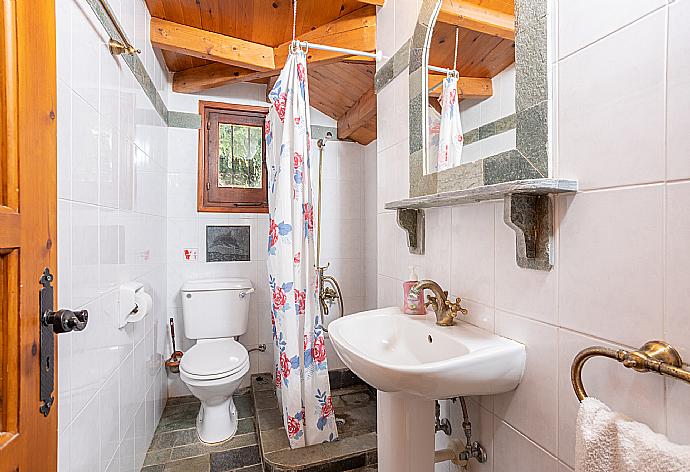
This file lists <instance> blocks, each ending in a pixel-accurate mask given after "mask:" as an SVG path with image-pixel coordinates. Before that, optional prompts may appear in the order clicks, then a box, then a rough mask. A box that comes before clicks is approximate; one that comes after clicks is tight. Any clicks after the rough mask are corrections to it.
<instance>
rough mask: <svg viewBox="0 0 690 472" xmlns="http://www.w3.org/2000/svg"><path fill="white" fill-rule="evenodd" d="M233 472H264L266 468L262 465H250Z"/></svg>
mask: <svg viewBox="0 0 690 472" xmlns="http://www.w3.org/2000/svg"><path fill="white" fill-rule="evenodd" d="M232 472H264V466H263V465H261V464H255V465H250V466H249V467H242V468H241V469H235V470H233V471H232Z"/></svg>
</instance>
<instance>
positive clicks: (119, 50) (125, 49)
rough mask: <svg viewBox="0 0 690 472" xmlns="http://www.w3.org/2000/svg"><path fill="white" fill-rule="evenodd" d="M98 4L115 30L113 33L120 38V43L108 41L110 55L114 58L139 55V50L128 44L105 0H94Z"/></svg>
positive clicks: (112, 40) (113, 39) (113, 40)
mask: <svg viewBox="0 0 690 472" xmlns="http://www.w3.org/2000/svg"><path fill="white" fill-rule="evenodd" d="M96 1H98V3H99V4H100V5H101V7H102V8H103V12H105V14H106V15H107V16H108V18H109V19H110V22H111V23H112V24H113V27H114V28H115V31H117V34H118V35H119V36H120V39H121V40H122V41H119V40H117V39H115V38H113V37H111V38H110V41H108V47H109V48H110V53H111V54H112V55H114V56H117V55H120V54H129V55H130V56H131V55H134V54H141V50H139V49H137V48H135V47H134V46H132V43H130V42H129V39H127V35H125V31H124V30H123V29H122V26H121V25H120V22H119V21H117V18H116V17H115V13H113V10H111V9H110V5H108V1H107V0H96Z"/></svg>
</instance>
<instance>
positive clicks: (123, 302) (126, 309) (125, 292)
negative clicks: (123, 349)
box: [118, 282, 151, 328]
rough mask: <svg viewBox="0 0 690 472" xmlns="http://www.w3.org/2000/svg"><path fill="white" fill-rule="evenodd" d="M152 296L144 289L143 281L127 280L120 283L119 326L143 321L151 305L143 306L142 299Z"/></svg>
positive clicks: (122, 326) (149, 298)
mask: <svg viewBox="0 0 690 472" xmlns="http://www.w3.org/2000/svg"><path fill="white" fill-rule="evenodd" d="M142 298H144V300H146V299H148V300H149V304H150V300H151V297H150V295H149V294H148V293H146V292H145V291H144V284H143V283H141V282H127V283H125V284H122V285H120V293H119V298H118V326H119V327H120V328H124V327H125V326H126V325H127V324H128V323H136V322H137V321H141V320H142V319H143V318H144V317H145V316H146V315H147V313H148V311H149V310H150V309H151V307H150V306H141V299H142Z"/></svg>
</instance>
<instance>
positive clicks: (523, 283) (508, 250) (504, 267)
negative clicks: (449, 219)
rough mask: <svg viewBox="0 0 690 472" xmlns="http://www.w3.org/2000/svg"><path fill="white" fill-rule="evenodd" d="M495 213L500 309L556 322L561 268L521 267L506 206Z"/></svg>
mask: <svg viewBox="0 0 690 472" xmlns="http://www.w3.org/2000/svg"><path fill="white" fill-rule="evenodd" d="M495 210H496V213H495V218H496V219H495V223H494V224H495V228H496V236H495V237H496V256H495V257H496V259H495V261H496V262H495V263H496V271H495V273H496V288H495V297H496V308H498V309H501V310H504V311H508V312H511V313H517V314H520V315H524V316H527V317H530V318H534V319H536V320H540V321H545V322H550V323H553V322H555V321H556V318H557V312H556V298H557V290H556V284H557V272H558V270H559V267H558V265H557V266H556V267H554V268H553V269H552V270H550V271H540V270H529V269H522V268H520V267H518V266H517V262H516V261H515V232H514V231H513V230H512V229H511V228H509V227H508V225H506V224H505V222H504V220H503V203H497V204H496V206H495ZM526 294H529V295H526Z"/></svg>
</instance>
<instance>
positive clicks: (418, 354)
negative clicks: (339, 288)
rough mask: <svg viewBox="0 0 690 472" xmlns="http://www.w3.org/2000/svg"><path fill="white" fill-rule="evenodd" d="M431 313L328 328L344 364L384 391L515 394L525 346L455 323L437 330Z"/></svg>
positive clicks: (366, 315) (382, 314) (364, 318)
mask: <svg viewBox="0 0 690 472" xmlns="http://www.w3.org/2000/svg"><path fill="white" fill-rule="evenodd" d="M435 321H436V318H435V317H434V316H433V314H429V315H426V316H409V315H405V314H403V313H402V311H401V310H400V308H397V307H391V308H381V309H378V310H371V311H364V312H361V313H357V314H353V315H348V316H344V317H342V318H339V319H337V320H335V321H333V322H332V323H330V325H329V327H328V332H329V335H330V338H331V341H332V342H333V346H334V348H335V350H336V351H337V353H338V354H339V355H340V357H341V359H342V360H343V362H344V363H345V364H347V366H348V367H349V368H350V369H351V370H352V371H353V372H354V373H356V374H357V375H359V376H360V377H361V378H362V379H363V380H365V381H366V382H367V383H369V384H370V385H372V386H374V387H376V388H377V389H378V390H381V391H383V392H405V393H408V394H413V395H417V396H420V397H423V398H429V399H443V398H450V397H458V396H468V395H493V394H496V393H503V392H507V391H510V390H513V389H514V388H515V387H517V386H518V384H519V383H520V379H521V378H522V373H523V371H524V368H525V346H523V345H522V344H520V343H517V342H515V341H512V340H510V339H506V338H503V337H500V336H497V335H495V334H492V333H489V332H487V331H484V330H481V329H479V328H476V327H474V326H472V325H469V324H467V323H464V322H462V321H459V322H458V323H457V325H456V326H437V325H436V324H435Z"/></svg>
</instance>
